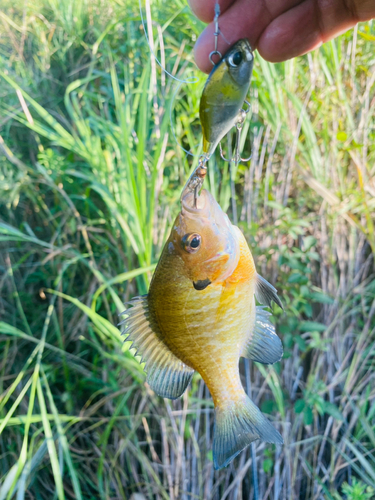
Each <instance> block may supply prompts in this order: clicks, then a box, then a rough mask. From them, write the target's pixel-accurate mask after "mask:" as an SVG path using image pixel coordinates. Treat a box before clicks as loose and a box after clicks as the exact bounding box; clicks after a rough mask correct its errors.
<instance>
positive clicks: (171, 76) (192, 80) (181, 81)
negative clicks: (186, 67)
mask: <svg viewBox="0 0 375 500" xmlns="http://www.w3.org/2000/svg"><path fill="white" fill-rule="evenodd" d="M138 3H139V12H140V14H141V21H142V26H143V32H144V34H145V37H146V41H147V45H148V47H149V49H150V52H151V54H152V55H153V56H154V59H155V61H156V62H157V63H158V64H159V66H160V68H161V69H162V70H163V71H164V73H166V74H167V75H168V76H169V77H170V78H172V79H173V80H176V81H177V82H180V84H181V83H198V82H199V78H198V77H197V76H193V77H191V78H188V79H187V80H180V79H179V78H177V77H176V76H173V75H172V74H171V73H169V71H167V69H166V68H164V66H163V65H162V64H161V62H160V61H159V59H158V58H157V57H156V55H155V52H154V51H153V50H152V48H151V45H150V41H149V39H148V35H147V31H146V25H145V22H144V19H143V13H142V4H141V0H138Z"/></svg>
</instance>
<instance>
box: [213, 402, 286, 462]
mask: <svg viewBox="0 0 375 500" xmlns="http://www.w3.org/2000/svg"><path fill="white" fill-rule="evenodd" d="M256 439H262V440H263V441H265V442H266V443H275V444H283V442H284V441H283V438H282V437H281V435H280V434H279V433H278V432H277V430H276V429H275V428H274V427H273V426H272V424H271V423H270V422H269V421H268V420H267V419H266V417H265V416H264V415H263V414H262V412H261V411H260V410H259V408H258V407H257V406H256V405H255V404H254V403H253V402H252V401H251V399H250V398H249V397H248V396H244V398H243V399H240V400H238V401H235V402H233V403H230V405H227V406H225V407H223V408H216V409H215V424H214V443H213V459H214V467H215V469H221V468H222V467H226V466H227V465H228V464H229V463H230V462H231V461H232V460H233V458H234V457H236V456H237V455H238V454H239V453H240V452H241V451H242V450H243V449H244V448H246V446H248V445H249V444H250V443H252V442H253V441H255V440H256Z"/></svg>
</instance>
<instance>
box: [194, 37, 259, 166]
mask: <svg viewBox="0 0 375 500" xmlns="http://www.w3.org/2000/svg"><path fill="white" fill-rule="evenodd" d="M253 65H254V55H253V51H252V49H251V46H250V44H249V42H248V41H247V40H246V39H243V40H239V41H238V42H236V43H235V44H234V45H233V47H232V48H231V49H230V50H229V51H228V52H227V53H226V54H225V56H224V57H223V58H222V60H221V61H220V62H219V63H218V64H217V65H216V66H215V67H214V68H213V70H212V71H211V73H210V75H209V76H208V78H207V81H206V84H205V86H204V89H203V93H202V97H201V100H200V107H199V117H200V121H201V124H202V133H203V155H204V156H205V157H207V158H209V157H210V156H211V155H212V153H213V152H214V151H215V149H216V147H217V145H218V144H219V142H220V141H221V139H222V138H223V137H224V136H225V135H226V134H227V133H228V132H229V131H230V129H231V128H232V127H233V126H234V125H235V124H236V123H237V121H238V120H239V119H241V110H242V106H243V104H244V102H245V98H246V94H247V92H248V90H249V86H250V80H251V75H252V71H253Z"/></svg>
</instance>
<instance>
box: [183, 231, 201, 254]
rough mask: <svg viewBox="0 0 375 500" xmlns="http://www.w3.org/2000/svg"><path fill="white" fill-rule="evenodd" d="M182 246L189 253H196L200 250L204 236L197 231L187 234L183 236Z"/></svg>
mask: <svg viewBox="0 0 375 500" xmlns="http://www.w3.org/2000/svg"><path fill="white" fill-rule="evenodd" d="M181 243H182V248H183V249H184V250H185V251H186V252H188V253H195V252H197V251H198V250H199V248H200V246H201V243H202V238H201V236H200V235H199V234H197V233H190V234H185V236H184V237H183V238H182V242H181Z"/></svg>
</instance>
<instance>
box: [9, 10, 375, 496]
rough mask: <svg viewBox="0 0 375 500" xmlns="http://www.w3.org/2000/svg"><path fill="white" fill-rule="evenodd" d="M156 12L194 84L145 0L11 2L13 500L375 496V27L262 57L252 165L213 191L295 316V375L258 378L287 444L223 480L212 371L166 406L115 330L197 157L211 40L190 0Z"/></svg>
mask: <svg viewBox="0 0 375 500" xmlns="http://www.w3.org/2000/svg"><path fill="white" fill-rule="evenodd" d="M151 16H152V21H153V24H152V25H153V40H154V45H155V48H154V50H155V52H156V53H157V55H158V57H159V59H160V60H162V61H165V62H164V63H163V64H165V66H166V68H167V69H168V71H169V72H170V73H172V74H174V75H175V76H176V77H177V78H179V79H188V78H189V79H192V78H193V77H194V76H198V77H199V78H200V80H199V82H198V83H189V84H187V83H186V84H182V85H180V86H178V85H177V83H176V82H175V81H174V80H172V79H171V78H169V77H167V76H166V75H165V74H164V73H163V72H162V71H161V70H160V68H159V67H158V66H157V65H156V64H155V62H154V61H153V59H152V58H151V57H150V51H149V48H148V45H147V43H146V40H145V36H144V32H143V29H142V28H141V20H140V14H139V11H138V5H137V2H125V1H124V0H107V1H106V2H102V1H100V0H93V1H92V2H84V1H83V0H79V1H77V0H76V1H74V2H73V0H59V1H57V0H31V1H30V2H28V3H27V4H25V5H23V4H22V5H18V4H17V5H16V4H14V2H10V1H8V0H5V1H3V3H2V7H1V10H0V26H1V30H0V33H1V34H0V290H1V293H0V349H1V358H0V359H1V362H0V457H1V460H0V478H1V479H0V500H2V499H4V500H6V499H11V498H16V499H17V500H22V499H32V498H36V499H51V498H54V499H58V500H60V499H63V498H65V499H70V498H72V499H73V498H76V499H78V500H80V499H83V500H91V499H94V498H95V499H97V498H101V499H111V500H115V499H119V498H130V497H131V495H132V494H136V493H139V494H142V495H143V497H144V498H146V499H175V500H177V499H182V500H191V499H202V500H203V499H205V500H206V499H207V500H208V499H212V500H219V499H223V500H224V499H230V500H232V499H233V500H234V499H236V500H237V499H240V498H241V499H242V498H246V499H248V498H254V499H264V500H266V499H272V500H281V499H288V500H289V499H298V500H299V499H301V500H302V499H303V500H305V499H314V500H315V499H316V500H321V499H333V500H344V499H346V500H357V499H358V498H361V499H365V498H369V499H370V498H372V497H373V495H374V489H375V475H374V470H375V384H374V369H375V349H374V345H375V344H374V342H375V280H374V277H375V273H374V271H375V268H374V254H375V232H374V219H375V217H374V215H375V167H374V165H375V146H374V144H375V120H374V109H375V100H374V93H375V76H374V75H375V56H374V50H373V41H374V37H375V26H374V24H373V23H367V24H361V25H359V26H358V28H356V29H355V30H354V31H352V32H348V33H347V34H345V35H342V36H341V37H339V38H338V39H336V40H334V41H332V42H329V43H327V44H326V45H324V46H323V47H322V48H321V49H319V50H318V51H315V52H314V53H312V54H310V55H307V56H304V57H302V58H297V59H294V60H292V61H288V62H286V63H282V64H276V65H273V64H269V63H267V62H265V61H263V60H261V58H260V57H257V58H256V65H255V69H254V77H253V83H252V87H251V91H250V93H251V101H252V111H253V115H252V119H251V123H250V122H249V121H248V122H247V124H246V126H245V127H244V133H243V139H244V141H243V142H244V143H243V149H244V151H243V155H248V154H249V152H250V141H249V136H250V137H251V139H252V141H253V145H252V152H253V157H252V160H251V161H250V162H248V163H246V164H240V165H239V167H238V170H237V171H234V170H233V169H232V167H231V166H230V165H228V164H226V163H225V164H224V162H223V161H222V160H221V159H220V157H219V156H215V158H213V159H212V160H210V162H209V175H208V181H207V186H208V187H209V189H210V190H211V191H212V192H213V193H214V195H215V197H216V199H217V200H218V201H219V202H220V204H221V206H222V207H223V209H224V210H226V211H228V214H229V216H230V217H232V218H235V217H236V214H237V217H238V219H239V225H240V227H241V229H242V230H243V231H244V233H245V235H246V238H247V240H248V242H249V245H250V247H251V250H252V252H253V255H254V258H255V260H256V264H257V268H258V271H259V272H260V273H261V274H262V275H263V276H265V277H266V278H267V279H268V280H269V281H271V282H272V283H273V284H275V285H276V286H277V288H278V290H279V291H280V295H281V297H282V300H283V303H284V305H285V312H284V313H281V311H275V319H276V325H277V331H278V333H279V334H280V336H281V338H282V340H283V344H284V350H285V354H284V358H283V359H282V361H281V362H280V363H278V364H277V365H275V366H274V367H265V366H260V365H259V366H258V365H254V364H253V365H251V366H250V367H249V366H243V367H242V368H241V369H242V370H243V377H244V378H243V381H244V385H245V386H246V387H247V390H248V392H251V396H252V398H253V399H254V400H255V402H256V403H257V404H258V405H259V406H260V407H261V408H262V410H263V411H264V412H266V413H267V414H268V415H269V418H270V419H271V420H272V421H273V423H274V425H275V426H276V427H277V428H278V430H279V431H280V432H281V433H282V435H283V437H284V440H285V446H283V447H280V448H277V449H276V448H275V446H273V445H266V444H264V443H256V444H255V446H252V447H250V448H249V449H248V450H247V451H246V452H243V453H242V454H241V455H240V456H239V457H238V458H236V459H235V461H234V462H233V463H232V464H231V465H230V466H229V467H228V468H227V469H225V470H222V471H219V472H214V471H213V467H212V454H211V449H212V424H213V405H212V400H211V398H210V396H209V394H208V392H207V389H206V387H205V386H204V384H203V382H202V380H201V379H200V377H199V375H196V376H195V377H194V379H193V383H192V386H191V388H190V389H189V392H188V393H187V394H186V395H184V397H183V398H182V399H181V400H178V401H175V402H170V401H168V400H163V399H161V398H159V397H157V396H156V395H155V394H154V393H153V392H152V391H151V390H150V388H149V387H148V386H147V384H145V375H144V373H143V370H142V367H141V366H140V365H139V363H138V361H137V360H136V359H134V357H133V356H132V354H131V352H130V353H129V352H128V349H129V345H128V344H124V343H123V342H122V338H121V335H120V333H119V331H118V329H117V327H116V324H117V321H118V319H117V317H118V316H117V315H118V313H119V312H121V311H122V310H123V309H124V305H123V304H124V302H126V301H127V300H129V299H130V298H131V297H132V296H134V295H136V294H139V293H146V292H147V287H148V284H149V281H150V278H151V275H152V271H153V269H154V266H155V263H156V262H157V259H158V257H159V255H160V252H161V249H162V247H163V244H164V242H165V240H166V237H167V235H168V232H169V230H170V227H171V225H172V223H173V219H174V217H175V216H176V214H177V213H178V210H179V196H180V192H181V189H182V186H183V185H184V183H185V181H186V179H187V176H188V175H189V172H190V171H191V169H192V168H194V167H195V165H196V164H197V156H194V157H192V156H187V155H186V154H185V153H184V151H183V150H182V149H181V148H180V147H178V146H177V144H176V140H177V143H178V144H179V145H182V146H183V147H184V148H185V149H187V150H191V151H192V152H193V153H194V154H196V155H197V154H198V153H199V143H200V128H199V121H198V109H199V98H200V93H201V90H202V88H203V85H204V77H203V76H202V75H201V74H199V72H198V71H197V70H195V69H194V64H193V56H192V47H193V43H194V39H195V38H196V37H197V36H198V34H199V33H200V31H201V29H202V25H201V24H200V23H199V22H198V21H197V20H196V19H195V18H194V17H193V16H192V14H191V13H190V11H189V9H188V8H187V7H186V4H185V3H184V2H183V1H182V0H181V1H179V0H176V1H175V2H174V3H173V4H170V5H169V4H165V2H161V1H159V0H155V1H154V2H153V3H152V5H151ZM144 17H145V19H146V11H145V9H144ZM170 109H172V110H171V111H170ZM171 118H172V120H171ZM174 135H175V136H176V140H175V138H174ZM224 149H225V150H226V151H227V150H228V145H227V144H225V148H224ZM231 182H232V185H231ZM233 190H235V191H234V192H235V199H234V198H233V197H232V193H233ZM241 366H242V365H241ZM254 478H255V481H254ZM133 500H137V499H136V498H135V497H134V496H133ZM138 500H139V499H138Z"/></svg>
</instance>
